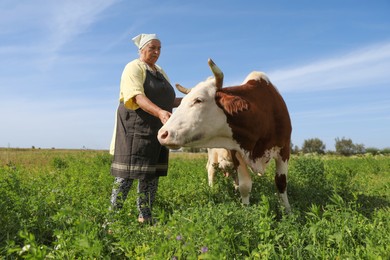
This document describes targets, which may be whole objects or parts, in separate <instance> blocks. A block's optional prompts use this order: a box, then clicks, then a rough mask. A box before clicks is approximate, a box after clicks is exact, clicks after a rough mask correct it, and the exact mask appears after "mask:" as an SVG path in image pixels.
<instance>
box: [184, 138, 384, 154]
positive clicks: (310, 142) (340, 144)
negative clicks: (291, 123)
mask: <svg viewBox="0 0 390 260" xmlns="http://www.w3.org/2000/svg"><path fill="white" fill-rule="evenodd" d="M290 148H291V153H292V154H308V153H316V154H338V155H343V156H351V155H358V154H366V153H370V154H373V155H378V154H390V148H384V149H378V148H375V147H367V148H366V147H365V145H364V144H357V143H354V142H353V141H352V139H350V138H345V137H343V138H338V137H337V138H336V139H335V150H333V151H332V150H326V145H325V144H324V142H323V141H322V140H321V139H319V138H310V139H306V140H304V142H303V145H302V147H299V146H298V145H294V144H293V143H291V147H290ZM180 151H183V152H188V153H205V152H207V149H206V148H189V147H183V148H181V149H180Z"/></svg>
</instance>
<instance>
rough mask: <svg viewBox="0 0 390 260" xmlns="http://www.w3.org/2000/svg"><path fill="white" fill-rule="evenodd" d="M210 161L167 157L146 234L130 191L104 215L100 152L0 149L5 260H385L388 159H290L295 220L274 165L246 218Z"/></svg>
mask: <svg viewBox="0 0 390 260" xmlns="http://www.w3.org/2000/svg"><path fill="white" fill-rule="evenodd" d="M206 160H207V158H206V155H205V154H182V153H171V161H170V170H169V174H168V176H167V177H164V178H161V181H160V186H159V191H158V195H157V199H156V203H155V206H154V208H153V212H154V217H155V218H156V219H157V223H156V224H155V225H153V226H148V225H140V224H138V223H137V221H136V218H137V210H136V206H135V199H136V191H135V189H134V188H135V187H133V189H132V191H131V193H130V195H129V198H128V200H127V201H126V203H125V206H124V208H123V210H122V211H120V212H118V213H117V214H114V215H113V214H111V213H110V212H109V210H108V207H109V197H110V193H111V187H112V181H113V177H112V176H110V174H109V169H110V162H111V157H110V155H108V153H107V152H106V151H88V150H54V149H53V150H40V149H0V212H1V214H0V227H1V232H0V256H2V257H3V258H5V259H20V258H28V259H77V258H81V259H126V258H127V259H390V236H389V234H390V214H389V213H390V210H389V209H390V192H389V190H390V157H386V156H383V157H381V156H375V157H374V156H362V157H337V156H294V157H293V158H292V159H291V163H290V169H289V186H288V194H289V199H290V203H291V206H292V209H293V213H292V214H290V215H285V214H284V213H283V211H282V209H281V208H280V206H279V202H278V200H277V197H276V195H275V192H276V189H275V187H274V183H273V177H274V175H273V170H274V164H271V165H270V167H269V168H268V169H267V173H266V174H265V176H262V177H259V176H257V175H253V180H254V184H253V188H252V194H251V205H250V206H246V207H245V206H242V205H241V204H240V201H239V194H238V192H236V191H235V190H234V187H233V183H232V181H231V180H230V179H227V178H224V177H222V174H220V175H218V178H217V180H216V185H215V186H214V187H213V188H210V187H209V186H208V185H207V174H206V169H205V165H206ZM107 220H110V221H112V224H111V225H109V226H107V225H105V222H106V221H107Z"/></svg>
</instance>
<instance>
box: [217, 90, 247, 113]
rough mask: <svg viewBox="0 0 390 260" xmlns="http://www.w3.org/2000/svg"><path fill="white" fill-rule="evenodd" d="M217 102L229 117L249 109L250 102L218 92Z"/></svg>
mask: <svg viewBox="0 0 390 260" xmlns="http://www.w3.org/2000/svg"><path fill="white" fill-rule="evenodd" d="M215 100H216V102H217V104H218V106H219V107H221V108H222V109H223V110H224V111H226V112H227V113H228V114H229V115H234V114H238V113H239V112H242V111H246V110H248V109H249V102H248V101H246V100H245V99H243V98H241V97H238V96H234V95H230V94H227V93H225V92H222V91H217V93H216V95H215Z"/></svg>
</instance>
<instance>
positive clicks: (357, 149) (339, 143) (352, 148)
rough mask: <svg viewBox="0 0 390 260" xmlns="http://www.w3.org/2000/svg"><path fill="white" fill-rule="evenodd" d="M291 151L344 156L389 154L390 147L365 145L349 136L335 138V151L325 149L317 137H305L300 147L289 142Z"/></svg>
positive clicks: (294, 152)
mask: <svg viewBox="0 0 390 260" xmlns="http://www.w3.org/2000/svg"><path fill="white" fill-rule="evenodd" d="M291 152H292V153H293V154H299V153H304V154H306V153H317V154H332V153H333V154H334V153H335V154H339V155H344V156H351V155H357V154H366V153H371V154H373V155H378V154H390V148H384V149H378V148H375V147H367V148H366V147H365V146H364V144H357V143H354V142H353V141H352V139H350V138H345V137H343V138H341V139H340V138H338V137H337V138H336V139H335V151H329V150H326V145H325V144H324V142H323V141H322V140H321V139H319V138H311V139H306V140H304V142H303V145H302V147H301V148H299V147H298V146H297V145H293V144H292V143H291Z"/></svg>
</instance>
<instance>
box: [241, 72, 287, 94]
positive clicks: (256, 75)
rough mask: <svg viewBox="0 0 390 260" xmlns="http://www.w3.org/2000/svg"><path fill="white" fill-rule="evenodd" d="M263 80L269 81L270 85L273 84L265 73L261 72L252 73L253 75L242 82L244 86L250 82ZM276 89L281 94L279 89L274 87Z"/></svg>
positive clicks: (250, 74)
mask: <svg viewBox="0 0 390 260" xmlns="http://www.w3.org/2000/svg"><path fill="white" fill-rule="evenodd" d="M261 79H263V80H265V81H267V83H268V84H270V83H271V81H270V80H269V78H268V76H267V75H266V74H265V73H264V72H261V71H252V72H251V73H249V75H248V76H246V78H245V80H244V81H243V82H242V84H245V83H247V82H248V81H249V80H257V81H260V80H261ZM272 86H273V87H274V89H275V90H276V91H277V92H278V93H279V94H280V92H279V90H278V88H277V87H275V86H274V85H272Z"/></svg>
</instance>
